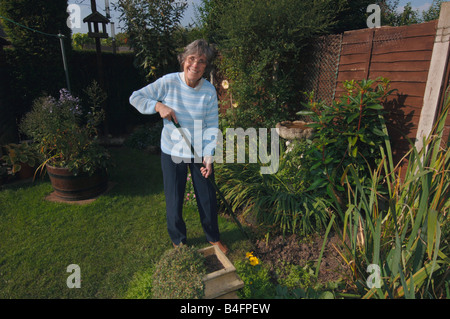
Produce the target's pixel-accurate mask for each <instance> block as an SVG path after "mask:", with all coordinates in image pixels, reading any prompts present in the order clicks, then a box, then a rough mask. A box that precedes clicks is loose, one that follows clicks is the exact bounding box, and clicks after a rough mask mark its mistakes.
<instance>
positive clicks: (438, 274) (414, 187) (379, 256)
mask: <svg viewBox="0 0 450 319" xmlns="http://www.w3.org/2000/svg"><path fill="white" fill-rule="evenodd" d="M447 93H448V92H447ZM449 106H450V95H449V94H447V96H446V99H445V103H444V107H443V111H442V113H441V116H440V118H439V119H438V121H437V123H436V125H435V127H434V130H433V131H432V133H431V134H430V136H428V138H426V139H425V140H424V144H423V145H424V147H423V148H422V149H417V148H416V147H415V146H412V147H411V149H410V151H409V152H408V153H407V154H406V155H405V157H404V158H403V161H404V160H406V159H408V162H407V163H408V166H407V168H406V171H405V172H404V174H400V164H401V163H402V161H400V163H399V164H398V165H397V166H395V165H394V162H393V160H392V151H391V147H390V143H389V139H388V135H387V130H386V128H385V126H384V122H383V120H382V117H380V120H381V121H382V123H383V126H384V132H385V148H383V149H382V150H381V151H382V153H383V157H382V162H381V163H380V164H379V165H378V167H377V168H376V169H375V170H373V171H372V174H371V184H370V185H369V186H365V185H367V184H365V185H362V184H361V183H360V182H359V178H360V176H359V175H358V170H357V168H356V167H355V166H354V165H349V166H348V167H347V169H346V171H345V173H344V175H343V178H342V181H343V182H346V186H347V196H348V202H349V205H348V208H347V210H346V211H345V212H343V211H342V212H341V214H340V216H341V222H342V225H343V227H341V230H342V238H343V240H344V242H346V243H347V246H346V249H344V250H343V251H341V252H340V253H341V255H342V257H344V258H345V260H346V262H347V263H348V265H349V266H350V267H351V269H352V270H353V274H354V279H355V282H356V283H357V285H359V286H360V287H364V289H365V295H364V297H363V298H382V299H383V298H408V299H412V298H449V297H450V293H449V279H448V278H449V274H450V258H449V242H448V241H449V224H450V223H449V216H448V212H449V207H450V199H449V193H450V183H449V182H450V174H449V168H450V152H449V149H448V147H447V145H443V141H442V137H443V129H444V124H445V120H446V118H447V115H448V110H449ZM348 180H352V181H354V182H353V183H350V182H348ZM380 186H383V188H384V189H385V193H381V192H380V191H379V189H380ZM336 206H339V205H336ZM378 270H379V273H378Z"/></svg>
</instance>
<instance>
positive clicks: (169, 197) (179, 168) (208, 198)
mask: <svg viewBox="0 0 450 319" xmlns="http://www.w3.org/2000/svg"><path fill="white" fill-rule="evenodd" d="M187 161H189V163H188V162H187ZM194 165H195V166H197V167H195V166H194ZM188 166H189V170H190V171H191V177H192V182H193V184H194V191H195V198H196V200H197V207H198V212H199V214H200V222H201V224H202V227H203V231H204V232H205V235H206V239H207V240H208V241H210V242H216V241H219V237H220V235H219V226H218V221H217V198H216V192H215V190H214V187H213V186H212V185H211V183H210V182H209V181H208V180H207V179H206V178H205V177H203V175H202V174H201V172H200V167H201V164H200V163H193V159H192V160H190V159H188V160H186V159H184V160H183V161H181V159H177V160H176V161H173V160H172V157H171V156H170V155H168V154H165V153H164V152H162V153H161V168H162V172H163V180H164V194H165V196H166V217H167V230H168V232H169V236H170V239H171V240H172V242H173V243H174V244H175V245H179V244H180V243H183V244H185V243H186V224H185V222H184V220H183V214H182V211H183V202H184V193H185V190H186V180H187V170H188ZM209 178H214V170H213V173H212V174H211V176H210V177H209Z"/></svg>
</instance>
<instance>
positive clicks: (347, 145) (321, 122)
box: [297, 78, 394, 198]
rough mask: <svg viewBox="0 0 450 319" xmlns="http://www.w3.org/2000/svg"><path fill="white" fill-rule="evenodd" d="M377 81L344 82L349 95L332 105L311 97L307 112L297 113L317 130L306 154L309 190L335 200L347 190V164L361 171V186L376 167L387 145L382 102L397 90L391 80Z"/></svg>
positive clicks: (344, 95)
mask: <svg viewBox="0 0 450 319" xmlns="http://www.w3.org/2000/svg"><path fill="white" fill-rule="evenodd" d="M377 80H378V81H380V82H379V83H378V84H376V81H375V80H363V81H360V82H356V81H346V82H344V87H345V88H346V90H347V92H346V93H345V94H343V95H342V97H341V98H340V100H338V101H333V103H332V104H331V105H325V104H324V103H322V102H320V101H319V102H316V101H314V99H313V96H312V94H311V95H310V99H309V102H308V104H305V106H306V108H307V110H306V111H300V112H298V113H297V114H299V115H303V116H305V115H306V116H309V117H310V118H311V121H312V124H310V125H309V126H310V127H313V128H314V130H315V134H314V138H313V140H312V141H311V147H310V148H309V149H308V152H307V154H308V156H309V158H310V162H309V163H310V164H311V166H310V170H311V177H312V178H311V179H312V180H313V183H312V184H311V185H310V186H309V189H308V191H314V192H316V193H317V192H325V191H326V192H328V194H329V195H330V197H331V198H334V196H335V195H336V194H338V193H339V192H343V191H344V187H343V186H342V185H341V176H342V174H343V173H344V170H345V168H346V167H347V166H348V165H350V164H353V165H354V167H355V168H356V169H357V170H358V171H359V176H360V178H361V182H362V183H365V180H367V179H368V178H369V177H370V173H371V171H372V170H373V169H375V168H376V167H377V165H378V163H379V162H380V159H381V151H380V147H383V146H384V133H383V131H382V129H383V127H382V122H383V112H384V107H383V103H384V102H385V100H386V98H387V96H388V95H390V94H391V93H392V92H393V91H394V90H389V86H390V84H389V80H387V79H383V78H379V79H377ZM374 86H375V87H374Z"/></svg>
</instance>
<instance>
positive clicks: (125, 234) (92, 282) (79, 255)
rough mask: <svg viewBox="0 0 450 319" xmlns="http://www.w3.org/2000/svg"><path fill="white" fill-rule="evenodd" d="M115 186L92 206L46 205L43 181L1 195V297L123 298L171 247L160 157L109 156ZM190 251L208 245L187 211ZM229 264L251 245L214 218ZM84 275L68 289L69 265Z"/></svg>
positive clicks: (193, 213)
mask: <svg viewBox="0 0 450 319" xmlns="http://www.w3.org/2000/svg"><path fill="white" fill-rule="evenodd" d="M111 152H112V155H113V159H114V162H115V167H114V168H112V169H111V171H110V180H111V181H112V182H113V183H114V187H113V188H112V189H111V191H110V192H108V193H107V194H105V195H102V196H101V197H99V198H98V199H97V200H96V201H94V202H92V203H90V204H86V205H77V204H64V203H54V202H49V201H46V200H45V197H46V196H47V195H48V194H50V193H51V192H52V187H51V185H50V182H48V180H47V179H44V180H41V181H37V182H35V183H33V184H24V185H20V186H19V185H15V186H6V187H3V189H2V190H0V298H123V297H124V296H125V293H126V291H127V289H128V288H129V285H130V282H131V281H132V279H133V276H134V275H136V274H138V273H142V272H144V271H145V270H146V269H148V267H149V266H150V265H151V264H152V263H154V262H156V261H157V260H158V258H159V257H160V256H161V254H162V253H163V252H164V251H165V250H167V249H171V248H172V244H171V241H170V238H169V236H168V234H167V229H166V220H165V202H164V192H163V186H162V174H161V168H160V157H159V155H150V154H147V153H145V152H142V151H137V150H133V149H126V148H120V149H112V150H111ZM184 212H185V213H184V216H185V221H186V223H187V229H188V245H195V246H199V247H203V246H206V245H207V243H206V239H205V236H204V234H203V230H202V228H201V225H200V221H199V217H198V213H197V210H196V208H190V207H187V208H186V209H185V211H184ZM219 225H220V229H221V233H222V238H223V239H224V241H225V242H226V243H227V244H228V246H229V247H230V249H231V250H232V252H231V257H230V258H231V259H233V258H234V256H236V258H238V256H242V255H245V250H246V248H247V247H248V242H247V241H246V240H244V237H243V236H242V235H241V233H240V232H239V230H238V228H237V226H236V225H235V224H234V223H233V222H232V221H231V220H229V219H227V218H225V217H220V218H219ZM70 264H77V265H79V267H80V270H81V288H79V289H77V288H72V289H70V288H68V287H67V285H66V281H67V278H68V276H70V275H71V273H68V272H67V266H69V265H70Z"/></svg>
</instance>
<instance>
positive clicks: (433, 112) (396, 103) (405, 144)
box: [308, 3, 450, 160]
mask: <svg viewBox="0 0 450 319" xmlns="http://www.w3.org/2000/svg"><path fill="white" fill-rule="evenodd" d="M449 34H450V3H449V4H447V3H445V4H444V5H443V7H442V9H441V16H440V19H439V20H435V21H431V22H427V23H421V24H415V25H410V26H401V27H381V28H374V29H362V30H354V31H347V32H345V33H344V34H343V35H341V37H340V38H339V37H337V36H336V35H332V36H328V37H329V38H330V39H325V40H324V39H323V38H320V39H317V41H318V42H328V41H329V40H332V41H333V46H334V48H336V41H339V39H340V41H341V42H340V45H339V47H340V50H339V51H338V55H339V58H338V59H337V60H336V72H335V74H334V72H332V71H328V72H326V73H322V74H321V75H320V76H316V77H315V78H316V80H313V82H314V83H311V84H308V86H309V87H308V88H309V89H314V91H315V93H316V96H318V97H320V96H323V95H326V96H332V98H333V99H335V98H338V97H339V96H340V95H341V94H342V93H344V92H345V90H344V87H343V82H344V81H345V80H363V79H376V78H378V77H384V78H388V79H389V80H390V81H391V88H393V89H397V91H396V92H395V93H394V94H392V95H391V96H390V97H389V98H388V100H387V103H386V105H385V108H386V110H388V116H387V117H388V118H387V120H388V122H389V124H388V130H389V134H390V136H391V140H392V144H393V145H394V153H395V156H396V159H397V160H398V159H400V158H401V157H403V155H404V154H405V152H407V151H408V150H409V148H410V145H411V144H410V143H411V142H412V143H414V142H416V139H419V137H420V136H422V135H427V132H428V131H429V128H430V127H431V125H432V123H430V122H434V120H435V119H436V118H437V116H439V115H440V112H441V110H440V109H438V108H437V107H436V106H435V105H437V104H438V105H441V106H442V102H443V99H444V90H445V89H446V88H447V87H448V85H449V67H448V66H449V59H450V54H449V52H450V49H449ZM326 38H327V37H326ZM320 48H321V46H318V50H317V52H316V53H317V54H319V55H321V54H323V55H328V56H329V53H328V52H327V50H322V49H320ZM328 51H329V50H328ZM432 61H433V62H432ZM324 65H326V66H327V68H328V69H329V70H332V68H330V65H329V60H328V61H326V62H324V61H323V59H315V60H314V61H313V63H312V64H311V65H310V66H309V68H310V70H312V69H314V70H320V69H322V68H323V66H324ZM330 81H331V83H333V81H334V83H335V86H334V91H333V92H332V95H331V94H330V84H329V83H330ZM437 100H439V103H437V102H436V101H437ZM427 117H428V118H431V121H430V120H429V119H427ZM426 122H429V123H426ZM424 123H425V125H424ZM424 127H425V129H423V128H424ZM420 128H422V129H420ZM419 130H420V132H419ZM427 130H428V131H427ZM449 132H450V116H449V117H448V118H447V121H446V127H445V130H444V141H445V146H448V142H449ZM416 145H417V142H416Z"/></svg>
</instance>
